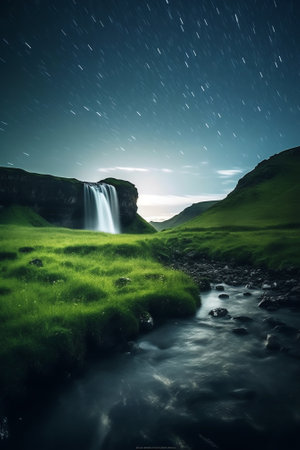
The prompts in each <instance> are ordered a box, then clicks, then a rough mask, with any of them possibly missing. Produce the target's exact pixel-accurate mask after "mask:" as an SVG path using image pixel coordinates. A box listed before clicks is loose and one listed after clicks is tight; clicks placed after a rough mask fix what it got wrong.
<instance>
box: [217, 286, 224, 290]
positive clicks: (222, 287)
mask: <svg viewBox="0 0 300 450" xmlns="http://www.w3.org/2000/svg"><path fill="white" fill-rule="evenodd" d="M216 291H224V286H222V285H221V284H217V286H216Z"/></svg>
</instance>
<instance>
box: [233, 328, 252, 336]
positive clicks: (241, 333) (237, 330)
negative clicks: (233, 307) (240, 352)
mask: <svg viewBox="0 0 300 450" xmlns="http://www.w3.org/2000/svg"><path fill="white" fill-rule="evenodd" d="M232 332H233V333H234V334H237V335H238V336H245V335H246V334H249V333H248V331H247V330H246V328H243V327H240V328H233V330H232Z"/></svg>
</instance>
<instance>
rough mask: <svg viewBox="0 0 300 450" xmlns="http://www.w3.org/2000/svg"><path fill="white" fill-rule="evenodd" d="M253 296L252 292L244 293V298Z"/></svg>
mask: <svg viewBox="0 0 300 450" xmlns="http://www.w3.org/2000/svg"><path fill="white" fill-rule="evenodd" d="M251 295H252V294H251V292H244V293H243V296H244V297H251Z"/></svg>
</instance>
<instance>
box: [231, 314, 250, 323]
mask: <svg viewBox="0 0 300 450" xmlns="http://www.w3.org/2000/svg"><path fill="white" fill-rule="evenodd" d="M234 320H238V321H239V322H243V323H246V322H252V321H253V319H252V318H251V317H248V316H236V317H234Z"/></svg>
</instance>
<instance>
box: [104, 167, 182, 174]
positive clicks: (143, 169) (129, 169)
mask: <svg viewBox="0 0 300 450" xmlns="http://www.w3.org/2000/svg"><path fill="white" fill-rule="evenodd" d="M98 172H105V173H108V172H163V173H173V172H174V171H173V170H172V169H167V168H163V169H156V168H154V167H149V168H146V167H120V166H116V167H101V168H99V169H98Z"/></svg>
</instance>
